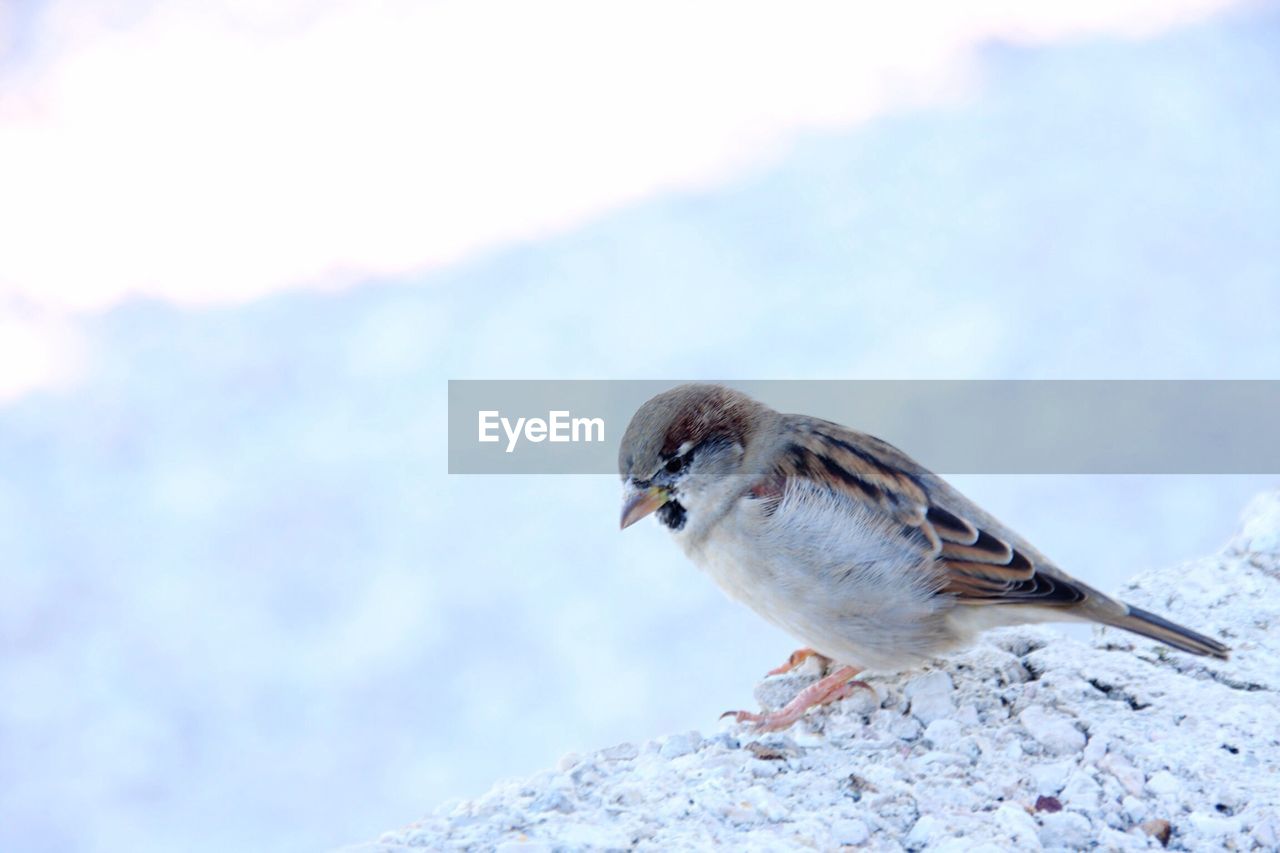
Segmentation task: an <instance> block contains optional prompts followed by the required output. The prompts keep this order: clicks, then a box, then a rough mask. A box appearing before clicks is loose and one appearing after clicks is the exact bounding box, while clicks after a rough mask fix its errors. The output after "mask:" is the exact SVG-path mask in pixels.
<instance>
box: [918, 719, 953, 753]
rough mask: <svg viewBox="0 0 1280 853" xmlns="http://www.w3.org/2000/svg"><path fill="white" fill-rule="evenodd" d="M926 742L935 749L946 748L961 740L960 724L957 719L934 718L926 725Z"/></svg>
mask: <svg viewBox="0 0 1280 853" xmlns="http://www.w3.org/2000/svg"><path fill="white" fill-rule="evenodd" d="M924 740H925V743H927V744H929V745H931V746H933V747H934V748H935V749H946V748H948V747H950V746H952V745H954V744H955V743H956V742H957V741H959V740H960V724H959V723H957V722H956V721H955V720H949V719H945V718H944V719H940V720H934V721H933V722H932V723H930V724H929V725H927V726H925V730H924Z"/></svg>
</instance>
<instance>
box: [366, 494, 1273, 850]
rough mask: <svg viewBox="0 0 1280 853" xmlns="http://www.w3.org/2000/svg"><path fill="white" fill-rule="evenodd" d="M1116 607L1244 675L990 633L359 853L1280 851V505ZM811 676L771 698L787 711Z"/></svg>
mask: <svg viewBox="0 0 1280 853" xmlns="http://www.w3.org/2000/svg"><path fill="white" fill-rule="evenodd" d="M1117 592H1118V593H1119V594H1120V595H1121V597H1123V598H1125V599H1126V600H1129V601H1132V602H1133V603H1135V604H1138V605H1140V606H1142V607H1146V608H1149V609H1151V610H1154V611H1156V612H1158V613H1161V614H1164V615H1166V616H1168V617H1169V618H1172V619H1174V620H1176V621H1179V622H1183V623H1185V624H1187V625H1190V626H1193V627H1195V628H1197V629H1198V630H1201V631H1203V632H1205V633H1208V634H1210V635H1213V636H1217V637H1221V638H1223V639H1224V640H1225V641H1226V642H1227V643H1229V644H1230V645H1232V646H1233V647H1234V649H1235V652H1234V655H1233V657H1232V660H1231V661H1229V662H1225V663H1224V662H1218V661H1212V660H1205V659H1203V658H1197V657H1193V656H1190V655H1184V654H1179V653H1177V652H1173V651H1171V650H1169V649H1166V648H1164V647H1160V646H1157V645H1155V644H1154V643H1150V642H1147V641H1145V640H1143V639H1142V638H1139V637H1133V636H1131V635H1129V634H1125V633H1122V632H1118V631H1114V630H1109V631H1105V632H1104V631H1099V632H1098V633H1097V634H1096V635H1095V639H1094V641H1093V643H1092V644H1091V645H1084V644H1081V643H1078V642H1074V641H1072V640H1070V639H1067V638H1065V637H1063V636H1062V635H1060V634H1057V633H1055V632H1054V631H1053V630H1052V629H1051V628H1019V629H1009V630H1003V631H996V632H991V633H990V634H988V635H986V637H985V638H984V639H983V640H982V641H981V642H980V643H979V644H978V645H976V646H975V647H973V648H971V649H969V650H967V651H964V652H960V653H957V654H955V655H953V656H951V657H950V658H948V659H947V660H945V661H939V662H937V663H935V664H934V665H932V666H930V667H928V668H926V669H924V670H922V671H918V672H912V673H900V674H887V673H886V674H878V675H877V674H872V675H871V676H870V678H869V681H870V682H871V684H872V685H873V686H874V688H875V694H874V696H871V695H870V694H866V695H861V694H855V697H851V699H849V700H847V701H845V702H842V703H839V704H837V705H835V706H833V707H831V708H829V709H825V710H823V711H820V712H813V713H811V714H810V715H809V716H808V717H806V718H805V719H804V720H802V721H801V722H799V723H797V724H796V725H795V726H793V727H792V728H790V729H789V730H787V731H784V732H780V733H776V734H768V735H756V734H753V733H752V732H751V731H750V730H749V729H748V728H746V727H744V726H738V725H736V724H731V723H724V724H722V729H721V730H720V732H719V733H718V734H714V735H712V736H710V737H706V738H704V737H702V736H701V735H700V734H698V733H697V732H689V733H686V734H677V735H670V736H668V737H665V738H661V739H659V740H656V741H651V742H648V743H644V744H640V745H634V744H629V743H628V744H620V745H618V746H615V747H612V748H609V749H605V750H600V751H597V752H594V753H590V754H584V755H580V756H579V755H569V756H565V758H564V759H562V760H561V761H560V762H559V764H558V765H557V767H556V768H555V769H553V770H546V771H543V772H541V773H538V774H536V775H534V776H531V777H529V778H526V779H515V780H510V781H506V782H502V783H499V784H498V785H496V786H495V787H494V788H493V789H492V790H491V791H489V793H487V794H485V795H483V796H481V797H479V798H478V799H475V800H469V801H465V802H461V803H456V804H453V805H449V806H445V807H442V808H440V809H438V810H437V811H436V812H435V813H434V814H432V815H430V816H429V817H426V818H424V819H423V820H421V821H419V822H418V823H415V824H412V825H410V826H408V827H406V828H404V829H401V830H397V831H394V832H389V833H386V834H385V835H384V836H383V837H382V839H381V840H379V841H377V842H373V843H370V844H366V845H362V846H361V848H360V849H362V850H366V851H385V853H391V851H405V850H409V849H415V848H422V849H431V850H463V849H498V850H504V851H521V853H532V851H573V850H622V849H634V850H652V851H659V850H663V851H665V850H689V849H695V848H698V849H702V848H708V847H713V846H716V847H721V848H723V849H732V850H779V849H794V848H812V849H815V850H838V849H841V848H842V847H854V846H856V847H857V848H858V849H868V850H886V851H897V850H930V851H935V850H936V851H959V850H965V851H974V850H993V851H998V850H1007V849H1020V850H1034V849H1059V850H1061V849H1077V848H1081V847H1096V848H1098V849H1108V850H1159V849H1162V848H1161V843H1160V840H1159V836H1162V835H1163V834H1164V828H1165V827H1166V826H1167V828H1168V829H1167V841H1168V849H1170V850H1210V849H1240V850H1249V849H1263V850H1273V849H1276V848H1277V843H1278V842H1280V695H1277V694H1278V693H1280V663H1277V661H1280V495H1277V494H1268V495H1263V496H1260V497H1259V498H1258V499H1256V500H1255V501H1254V502H1253V503H1252V504H1251V505H1250V507H1249V509H1248V511H1247V512H1246V515H1245V522H1244V525H1243V527H1242V529H1241V532H1240V534H1239V535H1237V536H1236V537H1235V538H1234V539H1233V540H1232V541H1231V542H1230V543H1229V544H1228V545H1227V547H1226V548H1225V549H1224V550H1223V551H1222V552H1221V553H1220V554H1218V555H1216V556H1213V557H1210V558H1207V559H1204V560H1200V561H1196V562H1192V563H1188V564H1185V565H1181V566H1176V567H1173V568H1170V569H1166V570H1163V571H1158V572H1150V573H1147V574H1143V575H1141V576H1139V577H1136V578H1134V579H1133V580H1132V581H1130V582H1129V583H1128V584H1126V585H1125V586H1124V587H1123V588H1122V589H1119V590H1117ZM814 677H816V673H813V672H809V671H806V670H801V672H800V673H799V674H792V675H788V676H780V677H775V678H771V679H768V681H767V682H766V684H765V685H764V686H762V688H761V689H760V690H759V691H758V692H757V696H758V697H760V698H761V701H762V702H763V703H764V704H765V705H767V706H777V705H780V704H782V703H784V702H785V701H786V700H787V699H788V698H790V697H791V696H792V695H794V693H795V692H796V690H798V689H799V688H800V687H802V686H804V685H805V684H808V683H811V682H812V680H813V678H814ZM862 694H865V691H863V692H862ZM1037 807H1039V808H1037Z"/></svg>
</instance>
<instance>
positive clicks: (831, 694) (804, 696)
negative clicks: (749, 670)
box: [721, 666, 872, 732]
mask: <svg viewBox="0 0 1280 853" xmlns="http://www.w3.org/2000/svg"><path fill="white" fill-rule="evenodd" d="M860 672H862V670H860V669H856V668H854V667H852V666H842V667H840V668H839V669H838V670H836V671H835V672H833V673H831V674H830V675H828V676H827V677H826V678H823V679H822V680H820V681H817V682H815V683H813V684H810V685H809V686H808V687H806V688H805V689H804V690H801V691H800V692H799V693H798V694H796V698H794V699H792V700H791V701H790V702H788V703H787V704H786V705H785V706H784V707H783V708H782V709H781V710H778V711H773V712H771V713H767V714H753V713H751V712H750V711H727V712H725V713H724V714H722V715H721V716H724V717H727V716H729V715H730V714H732V715H733V717H734V719H735V720H737V721H738V722H739V723H755V726H754V728H755V730H756V731H758V732H776V731H778V730H779V729H785V728H786V727H787V726H789V725H791V724H792V723H794V722H795V721H796V720H798V719H800V718H801V717H803V716H804V712H805V711H808V710H809V709H810V708H817V707H819V706H820V705H827V704H830V703H831V702H838V701H840V700H841V699H847V698H848V697H849V696H852V695H853V691H854V690H856V689H858V688H859V687H864V688H866V689H867V690H871V689H872V687H871V685H870V684H867V683H866V682H865V681H855V680H854V679H855V678H856V677H857V675H858V673H860Z"/></svg>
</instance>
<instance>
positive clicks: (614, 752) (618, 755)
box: [600, 743, 640, 761]
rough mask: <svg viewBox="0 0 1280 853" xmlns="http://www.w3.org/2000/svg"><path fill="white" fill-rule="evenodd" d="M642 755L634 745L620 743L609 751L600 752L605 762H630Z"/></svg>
mask: <svg viewBox="0 0 1280 853" xmlns="http://www.w3.org/2000/svg"><path fill="white" fill-rule="evenodd" d="M639 754H640V750H639V749H637V748H636V745H635V744H634V743H620V744H618V745H617V746H611V747H609V748H608V749H602V750H600V757H601V758H603V759H604V760H605V761H630V760H631V759H633V758H635V757H636V756H638V755H639Z"/></svg>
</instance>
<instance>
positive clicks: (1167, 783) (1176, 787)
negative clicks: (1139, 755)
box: [1147, 770, 1182, 797]
mask: <svg viewBox="0 0 1280 853" xmlns="http://www.w3.org/2000/svg"><path fill="white" fill-rule="evenodd" d="M1181 789H1182V783H1181V782H1179V781H1178V777H1177V776H1174V775H1173V774H1172V773H1170V772H1169V771H1168V770H1160V771H1157V772H1155V773H1152V774H1151V778H1150V779H1148V780H1147V790H1149V791H1150V792H1151V793H1153V794H1156V795H1158V796H1161V797H1171V796H1173V795H1174V794H1176V793H1178V791H1180V790H1181Z"/></svg>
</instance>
